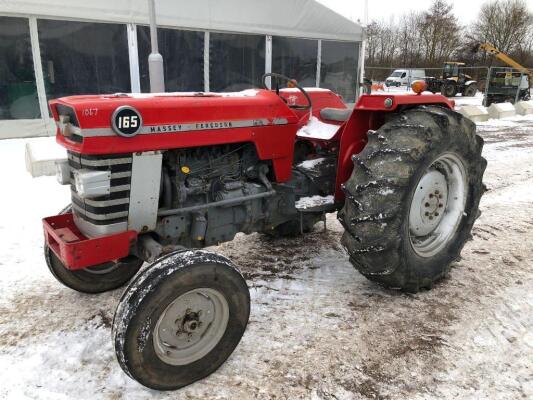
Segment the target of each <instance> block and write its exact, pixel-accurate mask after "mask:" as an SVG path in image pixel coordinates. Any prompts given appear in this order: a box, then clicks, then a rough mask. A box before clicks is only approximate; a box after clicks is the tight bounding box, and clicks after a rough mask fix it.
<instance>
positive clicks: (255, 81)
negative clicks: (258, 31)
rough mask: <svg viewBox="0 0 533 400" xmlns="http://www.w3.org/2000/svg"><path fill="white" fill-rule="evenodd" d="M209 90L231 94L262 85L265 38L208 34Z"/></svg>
mask: <svg viewBox="0 0 533 400" xmlns="http://www.w3.org/2000/svg"><path fill="white" fill-rule="evenodd" d="M209 63H210V71H209V76H210V82H209V85H210V89H211V91H213V92H234V91H239V90H243V89H249V88H251V87H259V86H260V85H261V77H262V76H263V74H264V73H265V37H264V36H262V35H261V36H260V35H237V34H227V33H211V34H210V39H209Z"/></svg>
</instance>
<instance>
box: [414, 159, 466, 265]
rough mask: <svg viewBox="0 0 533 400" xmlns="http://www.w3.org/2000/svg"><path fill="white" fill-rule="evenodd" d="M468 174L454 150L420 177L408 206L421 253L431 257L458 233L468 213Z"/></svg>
mask: <svg viewBox="0 0 533 400" xmlns="http://www.w3.org/2000/svg"><path fill="white" fill-rule="evenodd" d="M467 191H468V185H467V175H466V170H465V167H464V163H463V161H462V160H461V159H460V158H459V157H458V156H457V155H455V154H453V153H446V154H444V155H442V156H440V157H439V158H438V159H437V160H435V161H434V162H433V163H432V164H431V165H430V167H429V168H428V169H427V170H426V172H425V173H424V174H423V175H422V178H420V181H419V182H418V185H417V187H416V190H415V192H414V194H413V198H412V201H411V207H410V210H409V239H410V241H411V246H412V248H413V250H414V251H415V252H416V253H417V254H418V255H419V256H421V257H432V256H434V255H435V254H437V253H438V252H439V251H441V250H442V249H443V248H444V247H445V246H446V245H447V244H448V243H450V241H451V240H453V237H454V235H455V232H456V231H457V228H458V227H459V224H460V222H461V219H462V218H463V216H464V215H466V214H465V205H466V198H467Z"/></svg>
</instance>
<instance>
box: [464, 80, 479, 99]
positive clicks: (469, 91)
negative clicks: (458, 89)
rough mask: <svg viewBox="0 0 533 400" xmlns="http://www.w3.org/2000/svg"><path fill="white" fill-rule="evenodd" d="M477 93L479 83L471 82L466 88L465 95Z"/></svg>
mask: <svg viewBox="0 0 533 400" xmlns="http://www.w3.org/2000/svg"><path fill="white" fill-rule="evenodd" d="M476 93H477V85H476V84H475V83H471V84H470V85H468V86H467V87H466V88H465V90H464V92H463V97H474V96H475V95H476Z"/></svg>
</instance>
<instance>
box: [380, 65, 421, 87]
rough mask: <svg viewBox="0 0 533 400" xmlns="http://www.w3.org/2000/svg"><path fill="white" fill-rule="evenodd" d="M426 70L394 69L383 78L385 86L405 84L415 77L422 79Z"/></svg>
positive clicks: (415, 78)
mask: <svg viewBox="0 0 533 400" xmlns="http://www.w3.org/2000/svg"><path fill="white" fill-rule="evenodd" d="M425 76H426V71H425V70H423V69H395V70H394V72H393V73H392V74H391V75H390V76H389V77H388V78H387V79H386V80H385V85H386V86H407V85H410V84H411V82H413V81H416V80H417V79H424V78H425Z"/></svg>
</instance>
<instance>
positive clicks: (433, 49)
mask: <svg viewBox="0 0 533 400" xmlns="http://www.w3.org/2000/svg"><path fill="white" fill-rule="evenodd" d="M460 31H461V26H460V25H459V23H458V21H457V17H456V16H455V15H454V14H453V6H452V5H451V4H448V3H446V1H444V0H434V1H433V4H432V5H431V7H430V9H429V10H428V11H426V12H424V14H423V22H422V24H421V38H422V40H423V42H424V45H425V51H426V60H427V63H428V64H429V65H431V66H437V65H439V64H441V63H442V62H443V61H445V59H446V58H448V57H451V55H452V54H453V53H454V52H455V51H456V50H457V49H458V48H459V46H460V43H461V35H460Z"/></svg>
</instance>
